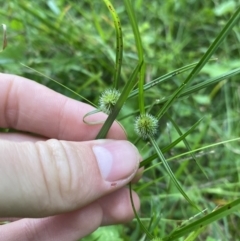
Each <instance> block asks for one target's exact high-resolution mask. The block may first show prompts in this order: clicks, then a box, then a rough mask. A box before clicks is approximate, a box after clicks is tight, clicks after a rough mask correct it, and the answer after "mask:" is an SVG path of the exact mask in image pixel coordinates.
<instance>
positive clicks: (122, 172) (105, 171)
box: [93, 141, 141, 182]
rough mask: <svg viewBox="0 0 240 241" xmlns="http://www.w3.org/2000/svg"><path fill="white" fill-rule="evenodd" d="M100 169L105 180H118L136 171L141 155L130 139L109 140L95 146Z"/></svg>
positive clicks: (94, 149) (94, 150)
mask: <svg viewBox="0 0 240 241" xmlns="http://www.w3.org/2000/svg"><path fill="white" fill-rule="evenodd" d="M93 152H94V154H95V156H96V159H97V162H98V166H99V170H100V172H101V175H102V177H103V179H104V180H106V181H111V182H112V181H117V180H122V179H126V178H128V177H129V176H131V175H132V174H133V173H136V171H137V169H138V166H139V162H140V159H141V156H140V154H139V152H138V150H137V148H136V147H135V146H134V145H133V144H131V143H130V142H128V141H107V142H105V143H102V144H100V145H95V146H93Z"/></svg>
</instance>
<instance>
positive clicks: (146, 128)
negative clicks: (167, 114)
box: [134, 114, 158, 139]
mask: <svg viewBox="0 0 240 241" xmlns="http://www.w3.org/2000/svg"><path fill="white" fill-rule="evenodd" d="M134 127H135V131H136V133H137V134H138V135H139V136H140V137H142V138H143V139H147V138H148V136H153V135H155V134H156V133H157V130H158V120H157V118H156V117H154V116H153V115H150V114H144V115H140V116H138V117H137V118H136V120H135V125H134Z"/></svg>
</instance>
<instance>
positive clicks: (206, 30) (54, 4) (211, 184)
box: [0, 0, 240, 241]
mask: <svg viewBox="0 0 240 241" xmlns="http://www.w3.org/2000/svg"><path fill="white" fill-rule="evenodd" d="M0 2H1V9H0V23H4V24H6V25H7V27H8V47H7V49H6V50H5V51H4V52H3V53H1V55H0V71H1V72H8V73H13V74H18V75H21V76H25V77H27V78H30V79H33V80H36V81H37V82H40V83H42V84H44V85H46V86H49V87H50V88H52V89H55V90H56V91H58V92H61V93H63V94H65V95H67V96H70V97H71V98H75V99H79V100H81V99H80V98H79V97H78V96H76V95H74V94H73V93H71V92H70V91H68V90H66V89H65V88H62V87H61V86H59V85H57V84H56V83H54V82H53V81H51V80H50V79H49V78H47V77H44V76H42V75H39V74H38V73H36V72H34V71H33V70H30V69H29V68H26V67H25V66H23V65H21V63H23V64H24V65H27V66H29V67H31V68H33V69H35V70H37V71H39V72H40V73H42V74H44V75H45V76H48V77H51V78H53V79H55V80H57V81H59V82H60V83H62V84H64V85H65V86H67V87H69V88H71V89H72V90H74V91H76V92H77V93H79V94H80V95H82V96H84V97H85V98H87V99H89V100H91V101H92V102H93V103H95V104H98V98H99V95H100V93H101V92H102V91H103V90H105V89H106V88H108V87H109V86H111V83H112V81H113V75H114V62H115V29H114V25H113V21H112V18H111V15H110V14H109V11H108V9H107V8H106V5H105V4H104V2H103V1H99V0H92V1H88V0H71V1H70V0H69V1H67V0H55V1H54V0H48V1H43V0H39V1H27V0H22V1H18V0H12V1H2V0H0ZM112 4H113V5H114V7H115V9H116V10H117V13H118V14H119V17H120V20H121V24H122V31H123V41H124V54H123V65H122V73H121V83H122V86H123V85H124V83H126V82H127V80H128V78H129V76H130V74H131V72H132V71H133V69H134V68H135V66H136V64H137V52H136V46H135V42H134V37H133V32H132V29H131V25H130V23H129V19H128V16H127V13H126V10H125V7H124V4H123V2H122V1H115V0H113V1H112ZM133 5H134V9H135V11H136V18H137V22H138V27H139V31H140V34H141V37H142V42H143V47H144V55H145V60H146V76H145V81H146V82H150V81H151V80H153V79H156V78H157V77H159V76H162V75H164V74H166V73H169V72H171V71H173V70H176V69H178V68H180V67H182V66H184V65H187V64H191V63H195V62H197V61H199V60H200V58H201V57H202V56H203V54H204V53H205V52H206V50H207V49H208V47H209V46H210V44H211V43H212V42H213V41H214V39H215V38H216V37H217V35H218V34H219V32H220V31H221V29H222V28H223V26H224V25H225V24H226V22H227V21H228V19H229V18H230V16H231V15H232V14H233V13H234V11H235V10H236V8H237V7H238V6H239V2H238V1H237V0H235V1H234V0H232V1H230V0H229V1H224V0H211V1H210V0H201V1H200V0H169V1H157V0H155V1H143V0H134V1H133ZM239 30H240V23H237V25H236V26H235V27H234V28H233V30H232V31H231V33H230V34H229V35H228V36H227V38H226V40H225V41H224V42H223V43H222V44H221V46H220V48H219V49H218V51H217V52H216V53H215V54H214V56H213V57H215V58H217V61H210V62H209V63H208V64H207V65H206V66H205V67H204V69H203V70H202V71H201V73H200V74H199V75H198V76H197V77H196V78H195V79H194V81H193V82H192V83H191V85H194V84H197V83H201V82H202V81H204V80H206V79H209V78H211V77H215V76H218V75H220V74H222V73H225V72H227V71H229V70H232V69H234V68H238V67H239V66H240V44H239V43H240V34H239V33H240V31H239ZM188 74H189V72H185V73H183V74H179V75H173V76H172V78H170V79H169V80H167V81H165V82H163V83H162V84H160V85H158V86H155V87H153V88H151V89H150V90H149V91H147V92H146V93H145V97H146V100H145V101H146V104H147V105H152V104H153V103H155V102H156V101H158V100H161V99H162V98H164V97H166V96H169V95H171V94H172V93H173V92H174V91H175V90H176V89H177V88H178V87H179V86H180V84H181V83H182V82H183V81H184V79H185V78H186V77H187V75H188ZM239 97H240V85H239V75H237V76H235V77H231V78H226V79H224V80H222V81H220V82H218V83H216V84H214V85H211V86H209V87H207V88H205V89H203V90H200V91H198V92H196V93H194V94H192V95H190V96H188V97H187V98H184V99H181V100H179V101H177V102H176V103H175V104H174V105H173V106H172V107H171V109H169V111H168V116H170V117H171V118H172V119H173V120H174V121H175V124H177V125H178V127H179V128H180V129H181V131H182V132H183V133H184V132H186V131H187V130H189V129H190V128H191V126H192V125H194V124H195V123H196V122H197V121H198V120H199V119H201V118H202V117H203V120H202V121H201V123H200V124H199V125H198V127H197V128H196V129H195V130H194V132H192V133H191V134H190V135H189V136H188V137H187V141H188V143H189V145H190V146H191V149H192V150H196V149H198V148H202V147H204V146H208V145H212V144H215V143H219V142H221V141H226V140H233V139H235V138H237V137H239V134H240V125H239V112H240V104H239ZM160 107H161V105H156V106H154V107H153V111H152V112H154V110H155V109H156V110H157V109H159V108H160ZM137 109H138V99H137V98H134V99H131V101H128V102H127V103H126V105H125V106H124V108H123V110H122V112H121V115H120V116H126V115H127V114H131V113H134V112H135V111H136V110H137ZM168 116H167V115H165V116H164V117H163V118H162V119H161V120H160V131H159V134H158V143H160V147H164V146H167V145H169V144H170V143H172V141H173V140H175V139H176V138H178V136H179V135H178V133H177V131H176V130H175V128H174V126H173V123H172V122H171V121H170V120H169V117H168ZM122 123H123V125H124V127H125V128H126V131H127V133H128V136H129V139H130V140H131V141H133V142H135V140H136V134H135V133H134V132H133V131H132V129H133V125H132V123H133V117H132V116H131V117H129V118H125V119H123V120H122ZM137 145H138V147H139V149H140V151H141V153H142V155H143V157H144V158H147V157H148V156H149V155H150V154H153V149H152V147H151V146H150V145H149V144H148V143H146V142H141V141H140V142H138V143H137ZM187 151H188V150H187V148H186V147H185V145H184V143H182V142H181V143H179V144H178V145H177V146H175V147H174V148H173V149H171V150H170V151H169V152H168V153H165V157H166V158H168V159H169V160H171V162H169V164H170V165H171V168H172V170H173V172H174V174H175V176H176V177H177V179H178V180H179V182H180V183H181V184H182V186H183V187H184V190H185V191H186V192H187V194H188V195H189V197H190V198H191V199H192V200H193V201H194V203H196V204H197V205H198V207H200V208H201V210H205V209H206V211H205V212H204V213H203V214H201V213H199V211H198V210H196V209H195V208H194V207H192V206H190V205H189V203H187V202H186V201H185V200H184V199H183V197H182V196H181V194H179V192H178V190H177V189H176V188H175V187H174V186H173V185H172V183H171V182H170V181H169V177H168V175H166V171H165V169H164V167H163V166H162V165H155V166H154V168H150V169H149V170H147V171H146V172H145V173H144V176H143V178H142V179H141V181H140V182H139V183H138V184H136V185H134V186H133V188H134V189H135V190H136V191H137V192H138V193H139V195H140V197H141V203H142V207H141V213H140V217H141V218H142V221H143V224H144V225H146V227H147V226H148V225H149V222H150V221H151V222H152V225H151V228H150V231H151V233H152V235H153V236H155V237H164V236H167V235H169V234H170V233H171V232H172V231H173V230H174V229H176V228H177V227H179V226H180V225H182V223H185V224H188V223H190V222H192V220H193V221H194V220H195V219H197V218H198V217H203V216H204V215H205V214H207V213H211V212H212V211H213V210H214V209H216V208H218V207H220V206H221V205H224V204H226V203H228V202H230V201H233V200H235V199H237V198H239V197H240V192H239V189H240V183H239V178H240V176H239V164H240V156H239V154H240V150H239V141H233V142H227V143H225V144H221V145H220V144H219V145H215V146H212V147H211V148H208V149H204V150H201V151H197V152H196V154H195V155H196V159H197V161H198V163H200V165H201V166H202V168H203V170H204V172H205V174H206V175H207V177H208V178H207V177H206V175H205V174H204V173H203V171H202V170H201V169H200V167H199V166H198V165H197V164H196V162H195V160H193V159H192V157H191V156H190V155H186V156H182V157H180V156H179V155H180V154H184V153H185V152H187ZM158 162H159V160H157V159H156V160H154V161H153V164H157V163H158ZM195 215H198V216H197V217H195ZM239 215H240V213H239V211H236V212H235V213H234V215H230V216H226V217H223V218H222V219H221V220H218V221H216V222H214V223H213V224H211V225H208V226H206V227H204V228H202V229H201V230H200V231H199V235H198V237H197V238H196V240H208V241H214V240H238V239H239V237H240V231H239V223H240V216H239ZM189 219H190V220H189ZM151 222H150V223H151ZM185 238H186V236H185ZM84 240H87V241H89V240H90V241H91V240H105V241H107V240H119V241H121V240H133V241H134V240H145V236H144V234H143V232H142V231H141V228H140V226H139V224H138V223H137V221H136V220H134V221H133V222H132V223H130V224H128V225H126V226H117V227H108V228H102V229H100V231H97V232H96V233H95V234H93V235H90V236H89V237H87V238H85V239H84ZM179 240H184V239H179ZM192 240H193V239H192Z"/></svg>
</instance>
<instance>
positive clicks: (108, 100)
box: [99, 89, 120, 114]
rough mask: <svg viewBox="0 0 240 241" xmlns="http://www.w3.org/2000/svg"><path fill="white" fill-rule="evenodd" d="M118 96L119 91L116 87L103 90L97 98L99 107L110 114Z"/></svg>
mask: <svg viewBox="0 0 240 241" xmlns="http://www.w3.org/2000/svg"><path fill="white" fill-rule="evenodd" d="M119 96H120V92H119V91H118V90H116V89H107V90H105V91H104V92H103V93H102V94H101V96H100V99H99V109H100V110H101V111H102V112H104V113H106V114H110V113H111V112H112V109H113V107H114V106H115V104H116V103H117V100H118V98H119Z"/></svg>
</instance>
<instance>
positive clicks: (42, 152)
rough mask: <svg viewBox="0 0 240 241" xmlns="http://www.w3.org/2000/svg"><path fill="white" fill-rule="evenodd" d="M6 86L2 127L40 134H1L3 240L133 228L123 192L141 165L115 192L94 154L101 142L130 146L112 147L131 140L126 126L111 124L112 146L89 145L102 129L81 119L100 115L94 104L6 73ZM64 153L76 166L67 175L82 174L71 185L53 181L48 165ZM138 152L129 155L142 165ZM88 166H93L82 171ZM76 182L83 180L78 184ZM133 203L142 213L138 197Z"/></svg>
mask: <svg viewBox="0 0 240 241" xmlns="http://www.w3.org/2000/svg"><path fill="white" fill-rule="evenodd" d="M0 86H1V88H0V113H1V114H0V127H1V128H13V129H16V130H19V131H24V132H29V133H34V135H32V134H27V133H0V157H1V158H0V170H2V173H0V174H1V175H0V183H1V185H0V216H2V218H1V219H0V220H9V221H11V222H10V223H9V224H6V225H1V226H0V241H1V240H4V241H15V240H16V237H17V240H18V241H28V240H37V241H41V240H51V241H55V240H58V241H66V240H68V241H75V240H78V239H79V238H82V237H84V236H86V235H87V234H89V233H91V232H93V231H94V230H95V229H97V228H98V227H99V226H101V225H110V224H117V223H125V222H128V221H130V220H131V219H132V218H133V217H134V214H133V211H132V207H131V203H130V199H129V190H128V189H127V188H125V186H126V184H127V183H128V182H129V181H130V180H132V179H133V178H134V176H135V175H136V173H137V170H138V165H136V167H134V169H133V172H132V173H128V174H127V175H126V173H125V174H124V173H123V174H124V176H123V178H122V179H121V180H120V181H116V183H117V185H115V184H114V185H113V186H112V185H111V182H107V181H104V180H102V177H101V175H100V173H99V169H98V167H97V164H96V159H95V157H94V155H93V153H92V151H91V150H92V149H91V148H92V146H93V145H98V144H99V143H100V144H101V143H105V142H107V143H116V145H122V144H123V143H126V141H114V140H113V139H116V140H126V135H125V133H124V131H123V129H122V128H121V127H120V125H119V124H117V123H116V122H115V123H114V124H113V125H112V127H111V129H110V131H109V133H108V135H107V139H112V140H104V141H91V140H94V139H95V137H96V135H97V133H98V132H99V130H100V128H101V125H93V126H92V125H91V126H90V125H86V124H85V123H83V121H82V118H83V116H84V115H85V114H86V113H88V112H90V111H92V110H93V109H94V108H93V107H91V106H90V105H87V104H84V103H81V102H79V101H75V100H72V99H70V98H67V97H65V96H63V95H61V94H58V93H56V92H54V91H52V90H50V89H48V88H46V87H44V86H42V85H40V84H37V83H35V82H33V81H30V80H27V79H24V78H22V77H18V76H14V75H8V74H0ZM88 118H90V119H88V121H97V120H99V119H100V120H104V119H106V115H105V114H103V113H98V114H96V115H93V116H90V117H88ZM58 140H61V141H58ZM100 144H99V145H100ZM127 145H128V146H129V145H130V144H127ZM58 147H60V149H61V148H62V149H63V150H64V151H65V152H63V154H64V155H63V158H64V156H66V159H67V160H71V161H68V162H69V164H68V166H67V168H70V169H69V170H70V171H72V170H75V169H76V170H80V172H82V173H79V172H78V171H76V173H77V174H74V173H75V172H71V174H74V175H71V177H72V179H66V180H68V181H66V183H67V184H66V183H65V182H63V183H62V180H63V179H62V178H60V179H58V176H56V175H55V174H56V173H55V172H56V170H55V169H54V168H53V174H51V175H50V174H49V173H51V171H52V169H51V167H52V166H51V163H52V162H49V163H48V162H47V161H46V160H48V153H49V150H50V151H51V150H53V149H51V148H57V150H58ZM71 148H72V149H71ZM131 148H133V147H131ZM69 150H72V151H70V152H69ZM135 152H136V153H137V151H136V150H135ZM135 152H134V153H133V154H132V152H131V154H132V155H133V157H134V155H135V157H136V159H138V160H139V161H140V160H141V157H140V156H139V154H136V153H135ZM79 153H80V154H81V155H80V156H78V155H79ZM60 154H61V152H60ZM136 155H137V156H136ZM23 157H24V158H23ZM61 157H62V155H61ZM23 159H24V160H23ZM75 159H76V160H77V161H76V163H75V162H74V160H75ZM49 160H50V159H49ZM64 160H65V159H64ZM50 161H51V160H50ZM86 161H87V165H86V163H85V165H82V164H84V162H86ZM26 163H27V164H28V165H26ZM64 163H65V162H63V164H64ZM45 164H46V165H45ZM60 164H61V165H62V163H60ZM73 165H74V168H73V167H72V166H73ZM81 165H82V166H81ZM36 166H37V167H39V169H36ZM45 167H46V168H45ZM77 168H80V169H77ZM82 169H83V171H82ZM58 170H61V166H60V169H58ZM64 170H65V169H64ZM0 172H1V171H0ZM42 172H43V175H41V174H42ZM23 173H24V175H22V174H23ZM90 173H91V174H90ZM58 174H59V173H58ZM61 175H66V173H63V174H61ZM79 175H80V177H78V176H79ZM116 175H119V176H121V175H120V174H119V173H116ZM1 176H2V179H1ZM90 176H91V178H89V177H90ZM138 176H139V175H138ZM42 177H43V178H45V180H41V178H42ZM53 177H56V178H57V179H54V180H52V179H53ZM60 177H61V176H60ZM75 177H76V179H78V178H80V180H81V182H80V184H79V181H78V182H76V180H75ZM138 178H139V177H138ZM39 180H40V181H39ZM64 180H65V179H64ZM41 181H42V182H41ZM23 183H24V185H23ZM42 183H44V185H43V187H42V186H41V185H42ZM59 183H60V184H59ZM113 183H115V182H113ZM21 185H22V186H21ZM59 185H60V187H59ZM33 187H34V188H33ZM59 188H60V189H59ZM26 189H27V190H26ZM6 190H7V192H6ZM59 190H60V192H58V191H59ZM61 191H62V192H61ZM3 193H4V195H3ZM66 193H67V194H66ZM133 199H134V203H135V207H136V209H139V207H140V202H139V198H138V196H137V194H136V193H133ZM12 204H14V205H12ZM16 217H17V218H16Z"/></svg>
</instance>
